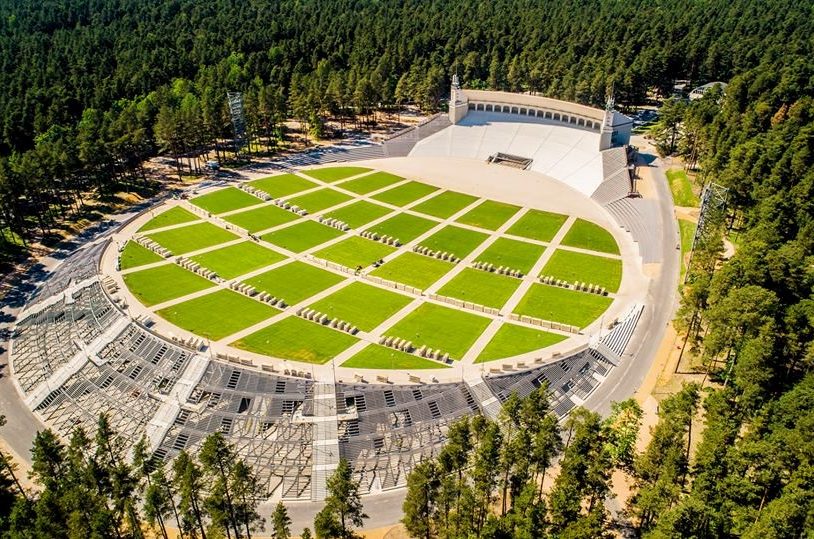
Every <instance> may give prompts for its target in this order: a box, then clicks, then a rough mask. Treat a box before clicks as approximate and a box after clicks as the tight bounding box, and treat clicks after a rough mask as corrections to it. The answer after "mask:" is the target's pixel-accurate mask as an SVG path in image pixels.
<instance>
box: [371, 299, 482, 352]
mask: <svg viewBox="0 0 814 539" xmlns="http://www.w3.org/2000/svg"><path fill="white" fill-rule="evenodd" d="M489 323H490V319H489V318H485V317H483V316H478V315H476V314H472V313H468V312H464V311H459V310H456V309H451V308H449V307H442V306H440V305H435V304H433V303H424V304H422V305H421V306H420V307H418V308H417V309H416V310H414V311H413V312H411V313H410V314H408V315H407V316H406V317H405V318H403V319H402V320H401V321H400V322H398V323H397V324H396V325H395V326H393V327H392V328H390V329H389V330H387V332H386V334H387V335H392V336H395V337H400V338H402V339H407V340H408V341H412V342H413V345H414V346H416V347H419V346H421V345H427V346H429V347H431V348H440V349H441V351H442V352H447V353H449V355H450V357H452V358H454V359H461V358H462V357H463V356H464V354H466V351H467V350H469V347H471V346H472V344H473V343H474V342H475V341H476V340H477V338H478V337H479V336H480V334H481V333H483V330H485V329H486V326H488V325H489Z"/></svg>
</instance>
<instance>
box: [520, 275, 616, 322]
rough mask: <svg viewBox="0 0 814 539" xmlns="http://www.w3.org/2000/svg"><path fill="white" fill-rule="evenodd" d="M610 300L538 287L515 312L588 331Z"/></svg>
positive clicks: (562, 289) (530, 292) (533, 288)
mask: <svg viewBox="0 0 814 539" xmlns="http://www.w3.org/2000/svg"><path fill="white" fill-rule="evenodd" d="M612 302H613V300H612V299H611V298H608V297H605V296H599V295H597V294H589V293H587V292H576V291H574V290H567V289H565V288H558V287H556V286H548V285H544V284H538V283H535V284H533V285H531V289H529V291H528V292H527V293H526V295H525V296H524V297H523V299H522V300H520V303H519V304H518V305H517V308H516V309H515V310H514V312H516V313H518V314H525V315H528V316H534V317H536V318H542V319H543V320H551V321H554V322H562V323H565V324H570V325H572V326H578V327H585V326H587V325H588V324H590V323H591V322H593V321H594V320H596V319H597V318H599V315H601V314H602V313H603V312H605V309H607V308H608V307H609V306H610V304H611V303H612Z"/></svg>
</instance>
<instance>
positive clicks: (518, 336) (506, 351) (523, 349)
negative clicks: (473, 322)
mask: <svg viewBox="0 0 814 539" xmlns="http://www.w3.org/2000/svg"><path fill="white" fill-rule="evenodd" d="M565 339H567V337H565V336H564V335H558V334H556V333H548V332H546V331H539V330H536V329H531V328H527V327H523V326H518V325H515V324H503V325H502V326H500V328H499V329H498V330H497V333H495V335H494V337H492V340H491V341H489V344H487V345H486V347H485V348H484V349H483V350H481V353H480V354H478V357H477V359H475V363H483V362H484V361H493V360H495V359H502V358H507V357H513V356H519V355H521V354H526V353H528V352H533V351H534V350H539V349H540V348H545V347H546V346H551V345H552V344H557V343H558V342H561V341H564V340H565Z"/></svg>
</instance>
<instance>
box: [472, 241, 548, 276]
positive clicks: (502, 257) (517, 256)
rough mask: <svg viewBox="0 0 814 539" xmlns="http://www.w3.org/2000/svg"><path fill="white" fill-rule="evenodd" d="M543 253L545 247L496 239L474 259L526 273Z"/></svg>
mask: <svg viewBox="0 0 814 539" xmlns="http://www.w3.org/2000/svg"><path fill="white" fill-rule="evenodd" d="M543 251H545V247H543V246H542V245H537V244H534V243H527V242H525V241H519V240H512V239H509V238H498V239H497V240H495V242H494V243H493V244H492V245H490V246H489V247H487V248H486V250H485V251H483V252H482V253H481V254H479V255H478V256H477V257H476V258H477V259H478V260H479V261H481V262H489V263H490V264H494V265H495V267H498V266H508V267H509V268H512V269H517V270H520V271H522V272H523V273H528V272H530V271H531V268H532V267H533V266H534V264H535V263H536V262H537V260H538V259H539V258H540V256H541V255H542V254H543Z"/></svg>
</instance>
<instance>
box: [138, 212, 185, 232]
mask: <svg viewBox="0 0 814 539" xmlns="http://www.w3.org/2000/svg"><path fill="white" fill-rule="evenodd" d="M198 219H200V217H198V216H197V215H195V214H194V213H192V212H191V211H189V210H186V209H184V208H182V207H181V206H173V207H172V208H170V209H168V210H167V211H165V212H161V213H159V214H158V215H156V216H155V217H153V218H152V219H150V220H149V221H147V222H146V223H144V226H142V227H141V228H139V229H138V231H139V232H146V231H147V230H155V229H156V228H164V227H165V226H172V225H180V224H181V223H188V222H190V221H197V220H198Z"/></svg>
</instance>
